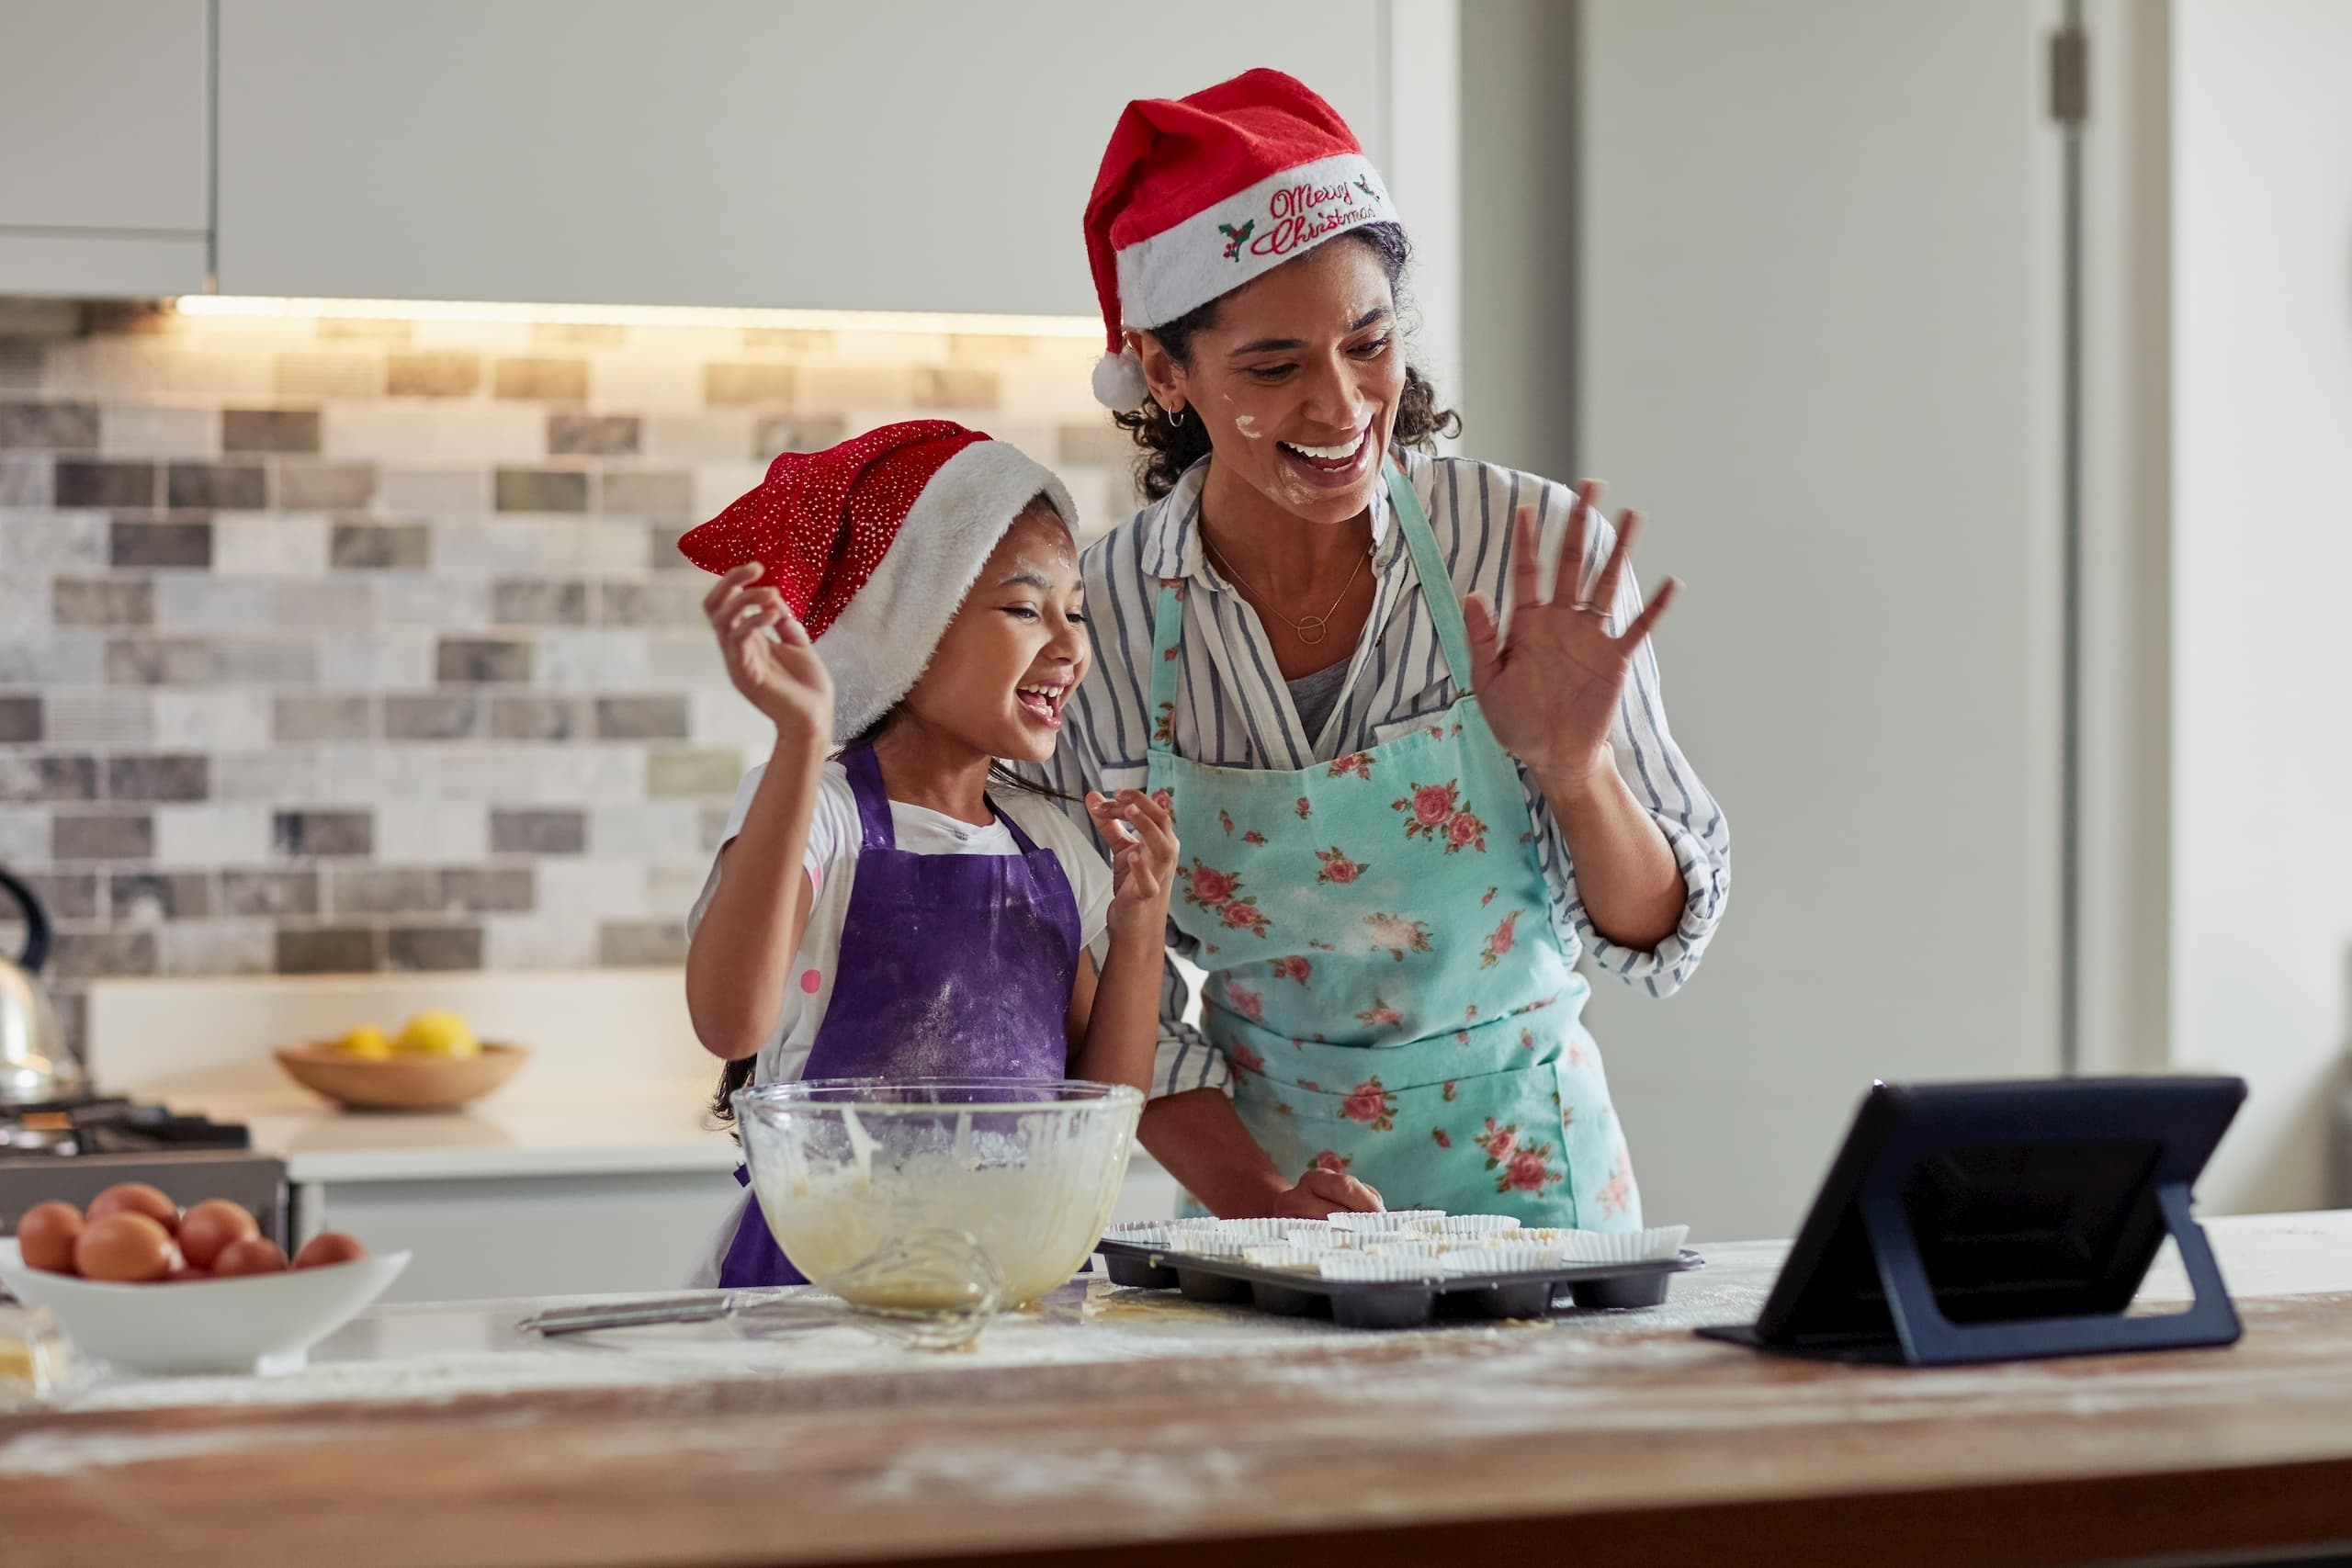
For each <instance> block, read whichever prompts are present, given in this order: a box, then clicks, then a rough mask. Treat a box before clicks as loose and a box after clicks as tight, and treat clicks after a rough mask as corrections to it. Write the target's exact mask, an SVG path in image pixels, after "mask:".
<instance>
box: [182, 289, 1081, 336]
mask: <svg viewBox="0 0 2352 1568" xmlns="http://www.w3.org/2000/svg"><path fill="white" fill-rule="evenodd" d="M173 303H174V304H175V307H176V308H177V309H178V310H179V312H180V313H181V314H182V315H184V316H242V317H260V318H272V317H277V318H287V319H294V320H307V319H311V318H314V317H322V316H324V317H333V318H335V319H338V320H344V321H492V322H507V321H519V322H528V323H544V324H547V325H549V326H619V327H767V328H774V329H779V330H783V331H793V332H858V333H956V334H963V335H970V336H989V337H1063V338H1084V337H1096V336H1100V335H1101V333H1102V332H1103V323H1102V321H1101V320H1100V319H1098V318H1096V317H1092V316H994V315H979V314H971V315H957V314H949V313H945V312H940V311H917V310H904V311H901V310H755V309H749V308H745V309H729V308H724V307H717V306H700V305H559V304H526V303H521V302H515V301H507V300H491V299H281V298H277V297H276V296H271V295H260V294H183V295H181V296H179V297H178V298H177V299H175V300H174V302H173Z"/></svg>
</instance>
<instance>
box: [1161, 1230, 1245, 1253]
mask: <svg viewBox="0 0 2352 1568" xmlns="http://www.w3.org/2000/svg"><path fill="white" fill-rule="evenodd" d="M1165 1245H1166V1246H1167V1247H1168V1250H1169V1251H1170V1252H1181V1253H1184V1254H1187V1255H1188V1256H1190V1257H1193V1258H1238V1257H1240V1256H1241V1255H1242V1254H1243V1253H1245V1252H1247V1251H1249V1250H1250V1248H1251V1247H1258V1246H1261V1245H1263V1244H1262V1243H1260V1242H1256V1241H1252V1240H1251V1239H1250V1237H1248V1236H1246V1235H1218V1234H1217V1233H1216V1232H1215V1231H1186V1232H1184V1233H1182V1235H1173V1236H1170V1237H1169V1238H1168V1241H1167V1242H1166V1244H1165Z"/></svg>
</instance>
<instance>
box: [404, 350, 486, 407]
mask: <svg viewBox="0 0 2352 1568" xmlns="http://www.w3.org/2000/svg"><path fill="white" fill-rule="evenodd" d="M384 390H385V391H387V392H389V393H390V395H391V396H393V397H395V398H469V397H471V396H473V395H474V393H476V392H478V391H480V390H481V355H478V354H453V353H447V352H438V351H436V352H433V353H425V354H394V355H392V356H391V357H390V359H388V360H387V361H386V362H385V366H384Z"/></svg>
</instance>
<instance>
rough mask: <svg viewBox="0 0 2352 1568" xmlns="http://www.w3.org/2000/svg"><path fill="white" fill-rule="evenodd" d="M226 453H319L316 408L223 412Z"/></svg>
mask: <svg viewBox="0 0 2352 1568" xmlns="http://www.w3.org/2000/svg"><path fill="white" fill-rule="evenodd" d="M220 449H221V450H222V451H223V452H315V451H317V450H318V449H319V411H318V410H316V409H223V410H222V411H221V412H220Z"/></svg>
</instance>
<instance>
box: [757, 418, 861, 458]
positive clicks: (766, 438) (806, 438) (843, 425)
mask: <svg viewBox="0 0 2352 1568" xmlns="http://www.w3.org/2000/svg"><path fill="white" fill-rule="evenodd" d="M848 438H849V422H848V421H847V420H844V419H838V418H829V417H827V416H825V415H822V414H788V415H785V416H783V417H780V418H776V419H764V420H762V421H761V422H760V424H759V428H758V430H757V431H756V432H755V433H754V434H753V435H752V450H751V453H750V456H751V457H752V458H754V459H755V460H757V461H759V462H763V463H764V462H767V461H769V460H770V459H772V458H773V457H775V455H776V454H777V453H779V452H821V451H823V450H824V449H825V448H826V447H828V446H839V445H841V443H842V442H843V441H845V440H847V439H848Z"/></svg>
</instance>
